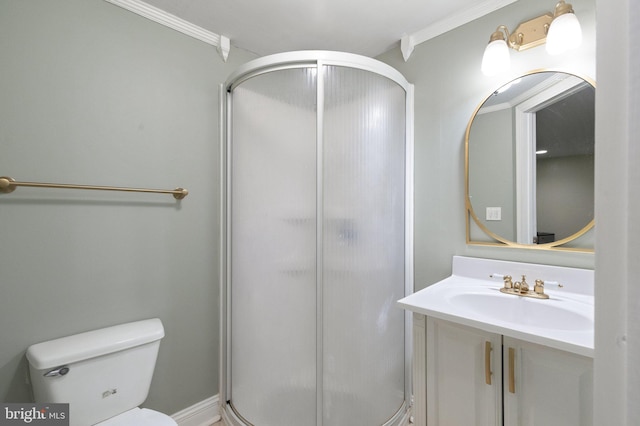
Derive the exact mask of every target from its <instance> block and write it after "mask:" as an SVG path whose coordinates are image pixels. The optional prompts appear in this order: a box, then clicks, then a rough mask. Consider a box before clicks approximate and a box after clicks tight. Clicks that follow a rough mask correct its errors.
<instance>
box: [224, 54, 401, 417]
mask: <svg viewBox="0 0 640 426" xmlns="http://www.w3.org/2000/svg"><path fill="white" fill-rule="evenodd" d="M221 93H222V96H221V104H222V108H221V111H222V117H221V119H222V121H223V123H224V124H225V125H224V126H223V130H222V137H223V140H224V143H223V155H222V158H223V164H222V177H223V181H224V185H223V186H224V191H223V211H222V222H223V229H222V234H223V238H222V240H223V247H222V252H223V265H222V268H221V269H222V300H221V304H222V321H221V323H222V330H221V333H222V354H221V358H222V362H221V365H222V367H221V384H220V398H221V399H220V401H221V414H222V416H223V418H224V419H225V421H226V422H227V424H230V425H257V426H269V425H273V426H285V425H295V426H306V425H309V426H311V425H313V426H341V425H350V426H352V425H362V426H374V425H400V424H403V423H406V422H407V421H408V420H407V419H408V416H409V411H410V401H411V369H410V353H411V341H410V340H411V332H410V327H411V325H410V320H411V318H410V316H409V314H407V313H405V311H403V310H402V309H400V308H398V307H397V306H396V304H395V302H396V300H398V299H400V298H402V297H404V296H405V295H406V294H408V293H410V292H411V291H412V289H413V265H412V258H413V242H412V231H413V230H412V211H413V207H412V195H413V187H412V177H413V168H412V167H413V137H412V129H413V122H412V120H413V86H412V85H410V84H409V83H408V82H407V81H406V80H405V79H404V77H403V76H402V75H401V74H400V73H399V72H397V71H396V70H394V69H393V68H391V67H389V66H387V65H386V64H383V63H381V62H379V61H376V60H373V59H371V58H366V57H362V56H358V55H352V54H346V53H339V52H324V51H307V52H292V53H284V54H277V55H272V56H267V57H264V58H261V59H258V60H255V61H252V62H249V63H247V64H245V65H244V66H243V67H241V68H240V69H239V70H238V71H236V72H235V73H234V74H232V75H231V76H230V77H229V79H228V81H227V82H226V83H225V84H224V86H222V90H221Z"/></svg>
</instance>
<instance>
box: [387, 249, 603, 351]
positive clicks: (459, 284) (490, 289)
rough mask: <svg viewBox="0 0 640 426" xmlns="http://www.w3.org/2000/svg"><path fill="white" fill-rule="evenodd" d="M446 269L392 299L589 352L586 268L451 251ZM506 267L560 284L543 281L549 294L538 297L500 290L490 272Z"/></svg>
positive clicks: (438, 315) (433, 314) (437, 315)
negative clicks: (447, 273) (425, 283)
mask: <svg viewBox="0 0 640 426" xmlns="http://www.w3.org/2000/svg"><path fill="white" fill-rule="evenodd" d="M452 272H453V273H452V274H451V276H449V277H447V278H445V279H443V280H441V281H439V282H437V283H434V284H432V285H430V286H427V287H425V288H424V289H422V290H420V291H417V292H415V293H413V294H411V295H408V296H406V297H404V298H403V299H400V300H399V301H398V305H399V306H400V307H402V308H404V309H407V310H409V311H411V312H415V313H417V314H421V315H426V316H427V317H430V318H433V319H439V320H445V321H449V322H453V323H457V324H459V325H462V326H467V327H473V328H476V329H480V330H484V331H487V332H489V333H497V334H501V335H503V336H508V337H512V338H515V339H520V340H524V341H527V342H531V343H536V344H540V345H544V346H547V347H551V348H555V349H560V350H563V351H568V352H571V353H575V354H578V355H583V356H587V357H593V341H594V339H593V337H594V303H593V302H594V298H593V288H594V286H593V282H594V273H593V271H592V270H587V269H577V268H566V267H559V266H550V265H536V264H527V263H519V262H507V261H501V260H491V259H479V258H470V257H462V256H454V257H453V270H452ZM506 273H509V274H510V275H512V276H520V275H527V276H528V277H530V279H531V280H535V279H542V280H553V281H556V282H561V283H562V284H563V287H562V288H556V287H553V286H548V287H547V288H545V293H546V294H547V295H548V296H549V298H548V299H543V300H541V299H535V298H531V297H523V296H519V295H511V294H504V293H501V292H500V288H501V287H502V286H503V282H502V279H496V278H494V276H498V275H504V274H506Z"/></svg>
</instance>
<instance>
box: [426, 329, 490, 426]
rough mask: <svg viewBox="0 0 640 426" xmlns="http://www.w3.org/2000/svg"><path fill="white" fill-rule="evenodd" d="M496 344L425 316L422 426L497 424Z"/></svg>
mask: <svg viewBox="0 0 640 426" xmlns="http://www.w3.org/2000/svg"><path fill="white" fill-rule="evenodd" d="M501 341H502V338H501V336H500V335H498V334H493V333H488V332H485V331H481V330H477V329H474V328H470V327H465V326H461V325H458V324H453V323H450V322H448V321H442V320H437V319H433V318H430V317H427V425H429V426H461V425H464V426H472V425H475V426H498V425H501V424H502V364H501Z"/></svg>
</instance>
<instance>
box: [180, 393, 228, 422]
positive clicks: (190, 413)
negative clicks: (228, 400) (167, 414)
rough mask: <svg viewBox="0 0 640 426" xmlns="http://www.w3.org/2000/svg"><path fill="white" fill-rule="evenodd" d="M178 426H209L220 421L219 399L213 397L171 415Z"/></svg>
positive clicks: (216, 396) (215, 396)
mask: <svg viewBox="0 0 640 426" xmlns="http://www.w3.org/2000/svg"><path fill="white" fill-rule="evenodd" d="M171 417H172V418H173V420H175V421H176V423H178V426H211V425H212V424H214V423H215V422H217V421H220V397H219V396H218V395H214V396H212V397H211V398H207V399H205V400H204V401H200V402H198V403H196V404H193V405H192V406H191V407H187V408H185V409H184V410H182V411H179V412H177V413H175V414H172V415H171Z"/></svg>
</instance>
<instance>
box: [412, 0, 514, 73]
mask: <svg viewBox="0 0 640 426" xmlns="http://www.w3.org/2000/svg"><path fill="white" fill-rule="evenodd" d="M516 1H518V0H485V1H483V2H481V3H478V4H477V5H475V6H473V7H470V8H468V9H466V10H463V11H462V12H460V13H456V14H453V15H450V16H448V17H446V18H444V19H441V20H439V21H438V22H436V23H434V24H433V25H430V26H428V27H426V28H424V29H422V30H420V31H416V32H415V33H412V34H407V35H404V36H403V37H402V39H401V40H400V48H401V50H402V56H403V57H404V60H405V62H406V61H408V60H409V57H410V56H411V53H412V52H413V49H414V48H415V46H417V45H418V44H420V43H424V42H425V41H427V40H431V39H432V38H434V37H437V36H439V35H441V34H444V33H446V32H447V31H451V30H452V29H454V28H457V27H459V26H462V25H464V24H467V23H469V22H471V21H473V20H475V19H478V18H480V17H482V16H484V15H488V14H489V13H491V12H494V11H496V10H498V9H501V8H503V7H505V6H508V5H510V4H511V3H515V2H516Z"/></svg>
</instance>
